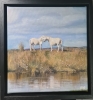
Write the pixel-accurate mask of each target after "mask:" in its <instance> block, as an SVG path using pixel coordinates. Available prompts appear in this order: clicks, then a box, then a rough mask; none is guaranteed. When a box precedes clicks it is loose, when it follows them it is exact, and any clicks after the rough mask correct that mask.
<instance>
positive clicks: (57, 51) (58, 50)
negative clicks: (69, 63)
mask: <svg viewBox="0 0 93 100" xmlns="http://www.w3.org/2000/svg"><path fill="white" fill-rule="evenodd" d="M57 47H58V50H57V52H58V51H59V45H58V44H57Z"/></svg>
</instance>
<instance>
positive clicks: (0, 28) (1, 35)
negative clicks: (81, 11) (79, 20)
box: [0, 0, 93, 100]
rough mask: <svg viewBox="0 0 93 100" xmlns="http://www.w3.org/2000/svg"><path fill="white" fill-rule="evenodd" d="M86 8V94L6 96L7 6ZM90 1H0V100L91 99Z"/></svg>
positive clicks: (92, 45)
mask: <svg viewBox="0 0 93 100" xmlns="http://www.w3.org/2000/svg"><path fill="white" fill-rule="evenodd" d="M9 5H11V6H20V7H22V6H35V7H36V6H40V7H42V6H43V7H44V6H49V7H50V6H54V7H56V6H87V11H88V13H87V26H88V27H87V28H88V36H87V37H88V38H87V40H88V61H89V62H88V83H89V84H88V89H89V90H88V92H81V91H80V92H51V93H50V92H40V93H38V92H36V93H20V94H18V93H15V94H7V92H6V85H7V84H6V82H7V81H6V77H7V75H6V74H7V34H6V33H7V24H6V22H7V18H6V16H7V11H6V7H7V6H9ZM92 13H93V4H92V0H20V1H19V0H1V1H0V75H1V86H0V87H1V90H0V91H1V100H5V99H8V100H10V99H11V100H12V99H15V100H33V99H34V100H36V99H40V100H47V99H89V98H93V39H92V38H93V28H92V22H93V20H92V19H93V18H92V15H93V14H92Z"/></svg>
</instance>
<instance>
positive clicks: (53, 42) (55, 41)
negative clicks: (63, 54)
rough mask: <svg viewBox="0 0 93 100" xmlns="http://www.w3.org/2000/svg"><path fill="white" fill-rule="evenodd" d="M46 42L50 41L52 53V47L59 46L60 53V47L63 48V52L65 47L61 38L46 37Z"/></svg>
mask: <svg viewBox="0 0 93 100" xmlns="http://www.w3.org/2000/svg"><path fill="white" fill-rule="evenodd" d="M44 39H45V41H46V40H48V41H49V43H50V47H51V51H52V46H55V45H57V47H58V50H57V52H58V51H59V47H60V46H61V50H62V51H63V46H62V40H61V39H60V38H52V37H48V36H44Z"/></svg>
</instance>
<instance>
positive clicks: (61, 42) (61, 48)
mask: <svg viewBox="0 0 93 100" xmlns="http://www.w3.org/2000/svg"><path fill="white" fill-rule="evenodd" d="M61 50H62V51H63V41H62V40H61Z"/></svg>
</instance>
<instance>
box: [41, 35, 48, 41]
mask: <svg viewBox="0 0 93 100" xmlns="http://www.w3.org/2000/svg"><path fill="white" fill-rule="evenodd" d="M40 39H41V41H42V42H45V41H48V40H49V38H48V37H47V36H41V37H40Z"/></svg>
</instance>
